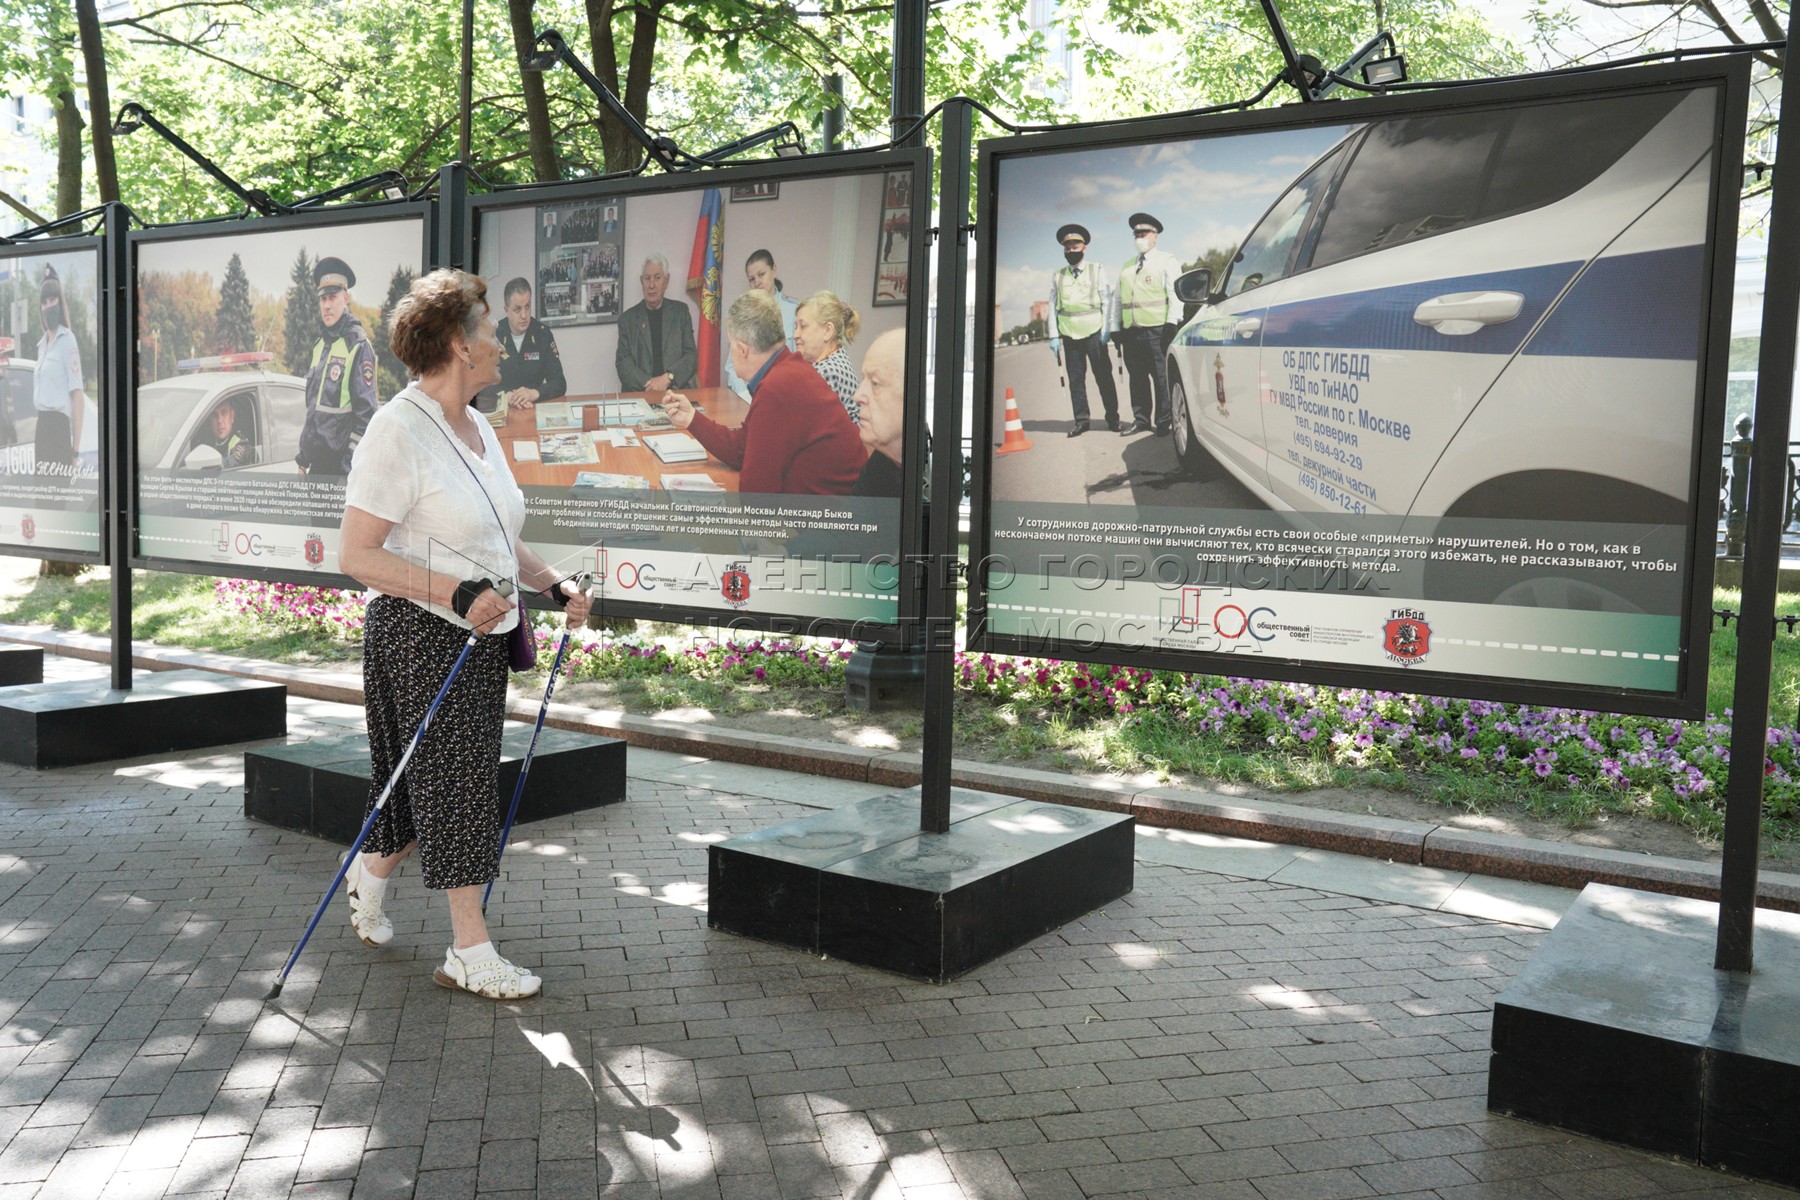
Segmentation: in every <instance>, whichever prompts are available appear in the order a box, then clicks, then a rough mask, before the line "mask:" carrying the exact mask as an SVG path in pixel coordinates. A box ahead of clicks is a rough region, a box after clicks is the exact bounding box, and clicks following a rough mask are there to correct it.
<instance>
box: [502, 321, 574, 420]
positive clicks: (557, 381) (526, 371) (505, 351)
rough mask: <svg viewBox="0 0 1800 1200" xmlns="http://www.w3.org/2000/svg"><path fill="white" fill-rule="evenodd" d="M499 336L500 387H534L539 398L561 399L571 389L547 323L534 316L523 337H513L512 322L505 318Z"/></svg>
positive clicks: (511, 388) (542, 399)
mask: <svg viewBox="0 0 1800 1200" xmlns="http://www.w3.org/2000/svg"><path fill="white" fill-rule="evenodd" d="M497 332H498V334H499V337H500V389H501V390H502V391H506V392H510V391H512V390H514V389H515V388H531V389H532V390H534V391H535V392H537V394H538V400H539V402H540V403H541V402H543V401H547V400H560V399H562V397H563V396H564V395H566V394H567V393H568V390H569V384H568V381H567V380H566V379H564V378H563V368H562V356H561V355H560V354H558V353H557V350H556V339H555V338H554V337H552V336H551V334H550V330H549V328H548V327H547V326H545V324H544V323H543V322H542V321H540V320H538V319H537V318H535V317H533V318H532V321H531V324H529V325H527V326H526V327H525V334H524V336H522V337H519V338H516V339H515V338H514V337H513V331H512V326H511V325H510V324H509V323H507V322H505V321H502V322H500V327H499V329H498V330H497Z"/></svg>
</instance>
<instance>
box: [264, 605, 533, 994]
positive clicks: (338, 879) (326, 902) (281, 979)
mask: <svg viewBox="0 0 1800 1200" xmlns="http://www.w3.org/2000/svg"><path fill="white" fill-rule="evenodd" d="M494 590H495V591H496V592H498V593H499V594H500V595H501V596H502V597H507V596H511V595H512V593H513V584H512V580H510V579H503V580H501V581H500V582H499V583H497V584H495V585H494ZM480 638H481V634H479V633H477V632H476V631H475V630H473V629H471V630H470V631H469V639H468V641H466V642H464V643H463V648H462V653H461V654H458V655H457V656H456V661H455V662H454V663H452V664H451V666H450V674H448V675H446V676H445V677H444V683H443V686H441V687H440V688H438V692H437V695H436V696H435V697H433V699H432V701H431V707H429V708H427V709H426V710H425V719H424V720H422V721H420V722H419V728H418V729H417V730H416V731H415V732H414V733H413V735H412V741H410V742H408V743H407V744H406V752H405V753H404V754H402V755H401V756H400V762H399V764H398V765H397V766H395V768H394V773H393V774H392V775H390V776H388V781H387V786H386V787H384V788H382V789H381V795H379V796H377V797H376V798H375V806H374V807H373V808H371V809H370V810H369V815H368V816H367V817H366V818H364V820H363V823H362V828H361V829H360V830H358V831H357V834H356V841H355V842H353V843H351V846H350V853H348V854H346V855H345V856H344V860H343V861H342V862H340V863H339V864H338V869H337V874H336V875H334V876H332V877H331V886H330V887H328V888H326V889H325V897H324V899H322V900H320V901H319V907H318V910H317V911H316V912H314V913H313V916H312V920H311V921H309V922H308V923H307V926H306V932H305V933H303V934H301V935H300V942H299V944H298V945H296V946H295V947H294V952H293V953H292V954H290V955H288V960H287V962H286V964H284V965H283V966H282V968H281V974H279V975H277V976H276V977H275V986H273V987H271V988H270V989H269V994H268V995H267V996H264V997H263V1002H264V1003H265V1004H266V1003H267V1002H268V1001H270V1000H273V999H275V997H277V996H279V995H281V989H282V988H283V987H284V986H285V985H286V984H287V978H288V972H290V971H292V970H293V969H294V964H295V963H297V962H299V961H300V952H301V951H302V950H304V949H306V943H307V940H308V939H309V938H311V937H312V935H313V930H315V929H317V928H318V927H319V921H320V919H321V918H322V917H324V915H325V910H326V909H327V908H329V907H331V898H332V897H333V896H335V895H337V890H338V885H339V884H341V883H343V882H344V875H345V874H346V873H347V872H348V871H349V870H350V863H351V862H352V861H353V860H354V859H355V858H356V855H357V853H358V852H359V851H360V850H361V849H362V844H363V842H364V841H366V840H367V839H368V836H369V830H371V829H373V828H374V827H375V820H376V818H378V817H379V816H381V810H382V809H384V808H386V807H387V802H388V797H389V796H391V795H393V794H394V785H395V784H397V783H399V782H400V776H402V775H404V774H405V773H406V764H407V763H409V762H411V761H412V756H413V751H414V750H417V749H418V748H419V743H420V742H421V741H423V740H424V739H425V731H426V730H427V729H429V728H431V719H432V718H433V717H435V716H437V711H438V708H439V706H441V705H442V704H443V703H444V697H445V696H448V695H449V694H450V685H451V684H453V683H455V682H456V677H457V675H458V674H460V673H461V672H462V669H463V664H464V663H466V662H468V661H469V651H471V650H473V649H475V643H476V642H477V641H479V640H480Z"/></svg>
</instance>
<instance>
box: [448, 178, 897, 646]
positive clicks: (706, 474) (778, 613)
mask: <svg viewBox="0 0 1800 1200" xmlns="http://www.w3.org/2000/svg"><path fill="white" fill-rule="evenodd" d="M928 161H929V160H928V158H927V156H926V154H925V153H924V152H923V151H916V152H904V153H887V154H871V155H860V156H852V155H843V156H835V157H834V158H833V159H832V160H831V161H830V163H829V165H824V164H821V163H819V162H816V161H803V162H795V163H779V164H767V165H760V166H754V167H746V168H739V169H732V170H722V171H717V172H708V173H707V175H706V176H705V177H704V179H703V180H701V179H694V178H692V177H679V176H677V177H665V178H660V179H654V180H644V181H632V182H621V181H616V180H612V181H606V182H604V183H597V184H589V185H563V186H557V187H550V188H542V189H531V190H529V191H517V192H503V193H499V194H496V195H493V196H489V197H482V198H478V199H477V200H476V201H475V202H474V207H475V216H474V219H473V220H472V221H471V229H472V232H473V234H474V236H475V237H476V239H477V241H476V253H475V255H474V261H475V263H476V269H477V270H478V272H479V273H480V274H481V275H482V276H483V277H484V278H485V279H486V280H487V282H488V289H489V292H488V294H489V300H490V302H491V303H492V305H493V310H494V317H495V321H496V325H497V331H498V333H499V335H500V341H501V348H502V354H503V357H502V361H501V368H500V369H501V380H500V383H499V384H498V385H497V386H496V387H494V388H492V389H490V390H489V392H488V393H487V394H486V395H484V396H483V397H481V398H480V399H479V400H478V401H477V406H478V407H479V408H480V409H481V410H482V411H483V412H484V413H485V414H486V415H487V418H488V420H489V421H491V422H492V423H493V425H494V427H495V429H496V431H497V432H498V433H499V436H500V441H501V444H502V445H503V446H504V447H505V450H506V456H507V459H508V461H509V462H510V463H511V464H512V469H513V473H514V476H515V478H517V480H518V482H519V483H520V485H521V486H522V487H523V489H524V491H525V497H526V503H527V510H528V517H527V524H526V531H525V536H526V539H527V540H528V541H529V542H530V543H531V544H532V545H533V546H534V547H537V548H538V549H539V551H540V552H541V553H543V554H544V556H545V558H546V559H547V560H549V561H551V562H553V563H556V564H558V565H560V566H562V567H563V568H564V569H566V570H568V571H576V570H589V569H591V570H594V571H595V572H596V574H597V576H598V579H599V582H600V587H601V589H602V590H601V593H600V594H601V597H602V599H603V601H604V603H605V604H606V605H607V606H608V608H609V611H615V612H619V613H621V614H622V615H639V616H650V617H663V618H672V619H681V620H689V621H695V622H701V623H714V622H718V623H728V624H734V625H743V626H749V627H758V628H781V629H786V630H793V631H798V632H815V633H854V634H856V635H858V636H868V637H875V638H880V637H883V636H888V635H889V634H890V633H891V631H892V630H893V629H894V628H895V627H896V626H897V625H898V623H899V622H900V621H901V620H902V619H903V617H905V616H906V615H909V614H910V611H911V598H910V597H904V598H903V597H902V595H901V591H902V589H901V588H900V586H899V581H900V579H901V571H900V561H901V559H902V556H903V555H904V554H906V553H908V552H909V551H910V550H911V549H912V547H913V546H914V543H915V541H916V539H917V537H918V536H919V533H920V530H919V529H918V528H917V522H916V520H915V517H914V514H915V513H916V511H917V502H918V495H917V493H918V484H917V479H918V475H919V471H918V466H917V461H916V459H917V455H918V453H919V448H918V441H919V439H918V437H917V436H916V435H915V430H916V429H917V427H918V425H919V423H920V421H921V406H920V405H919V404H917V403H915V402H911V401H909V396H910V395H911V394H912V391H914V390H916V387H917V384H916V383H913V382H912V381H916V380H918V379H919V378H920V377H921V370H920V363H921V361H922V356H923V340H924V339H923V337H922V334H921V331H922V330H923V327H924V317H925V311H926V310H925V303H924V301H925V297H924V292H925V289H924V287H923V280H924V249H925V247H924V243H925V241H926V240H927V239H925V238H924V237H922V236H921V232H922V228H923V225H924V220H925V214H924V213H923V211H922V210H921V209H919V208H917V207H915V205H914V204H913V197H914V195H926V194H928V193H929V187H928V186H927V181H928V180H929V166H928ZM915 184H916V186H915ZM758 314H760V316H759V315H758ZM734 322H747V323H746V324H743V325H742V326H741V328H740V329H739V334H741V336H734V334H733V324H734ZM909 383H911V384H912V387H911V388H910V389H909Z"/></svg>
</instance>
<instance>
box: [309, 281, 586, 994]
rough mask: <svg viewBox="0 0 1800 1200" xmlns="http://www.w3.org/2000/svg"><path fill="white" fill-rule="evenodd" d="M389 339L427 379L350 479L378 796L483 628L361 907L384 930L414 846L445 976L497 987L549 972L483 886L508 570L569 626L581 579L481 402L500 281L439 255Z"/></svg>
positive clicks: (398, 805) (399, 794) (363, 887)
mask: <svg viewBox="0 0 1800 1200" xmlns="http://www.w3.org/2000/svg"><path fill="white" fill-rule="evenodd" d="M393 330H394V332H393V348H394V353H395V355H396V356H397V357H398V358H399V359H400V361H401V362H402V363H404V364H405V365H406V368H407V370H408V372H409V373H410V374H411V375H412V377H413V379H414V380H415V382H413V383H410V384H408V385H407V386H406V387H405V388H403V389H401V390H400V392H399V393H397V394H396V395H395V396H394V398H393V399H392V400H391V401H390V402H389V403H388V404H386V405H384V406H382V407H381V408H380V409H379V410H377V411H376V413H375V415H374V417H373V418H372V419H371V420H370V422H369V427H368V431H367V432H366V433H365V434H364V435H363V439H362V443H361V445H359V446H358V447H357V450H356V457H355V460H354V462H353V464H352V467H351V471H350V477H349V483H348V487H347V492H346V496H345V508H344V524H343V532H342V542H341V549H340V551H339V559H338V561H339V565H340V566H341V567H342V569H343V571H344V573H345V574H347V575H350V576H351V577H353V578H355V579H356V580H357V581H359V582H361V583H363V584H365V585H366V586H368V587H369V588H371V589H373V590H374V591H375V592H377V593H379V594H378V595H377V596H375V597H374V599H372V600H371V601H370V602H369V605H368V615H367V618H366V621H365V624H364V635H363V639H364V640H363V693H364V697H365V706H366V709H367V713H368V723H369V751H370V760H371V762H370V770H371V779H372V781H373V783H374V787H373V788H372V789H371V797H370V800H371V803H373V800H374V795H375V793H376V792H378V791H379V789H380V787H381V786H382V785H383V784H385V783H386V781H387V780H388V778H389V777H390V776H391V775H392V773H393V771H394V769H395V766H396V764H397V763H398V761H399V759H400V756H401V754H402V753H403V751H404V750H405V747H406V745H407V743H408V742H409V741H410V740H411V738H412V735H413V732H414V731H415V730H416V729H418V727H419V724H420V722H421V721H422V720H423V719H424V716H425V712H426V709H427V708H429V706H430V704H431V701H432V698H433V697H434V696H435V695H436V693H437V690H438V688H439V687H440V686H441V685H442V683H443V681H444V678H445V676H446V675H448V674H449V671H450V667H451V664H452V663H453V662H454V661H455V660H456V657H457V655H458V654H459V653H460V652H461V650H462V648H463V644H464V643H465V642H466V641H467V640H468V638H469V633H470V631H471V630H474V631H476V632H477V633H480V634H482V635H484V636H482V637H481V638H480V639H479V640H478V641H477V642H476V645H475V648H474V650H473V651H472V652H471V653H470V655H469V659H468V662H467V664H466V665H465V666H464V668H463V671H462V673H461V674H460V675H458V676H457V678H456V682H455V684H454V686H452V688H451V689H450V693H449V695H448V696H447V697H446V698H445V700H444V702H443V705H442V707H441V708H440V709H439V710H438V713H437V715H436V717H434V718H433V720H432V723H431V727H430V729H429V730H427V732H426V734H425V736H424V738H423V739H422V740H421V742H420V744H419V748H418V749H417V750H416V751H415V752H414V754H413V758H412V761H411V763H410V764H409V765H408V767H407V771H406V776H405V778H403V779H401V780H400V781H399V782H398V783H397V784H396V786H395V788H394V792H393V796H392V798H391V799H390V800H389V802H388V805H387V807H386V808H385V809H384V810H383V811H382V814H381V817H380V818H379V819H378V820H377V821H376V822H375V825H374V827H373V829H371V830H370V833H369V838H368V841H367V842H365V843H364V849H363V851H362V853H361V854H359V855H358V856H357V857H356V859H355V861H353V862H352V863H351V864H350V866H349V869H348V871H347V873H346V874H345V876H344V883H345V891H346V893H347V895H348V896H349V900H350V924H351V926H352V928H353V929H354V930H355V931H356V935H357V936H358V937H359V938H361V939H362V940H363V942H364V943H366V944H367V945H370V946H384V945H386V944H387V943H388V941H389V940H390V939H392V937H393V935H394V927H393V923H392V922H391V921H389V920H388V918H387V915H386V913H385V912H384V910H383V901H384V898H385V894H386V890H387V885H388V880H389V877H390V876H391V875H392V874H393V872H394V868H395V867H397V866H399V865H400V862H401V860H403V859H404V858H406V857H407V855H409V854H411V853H412V852H413V851H414V850H415V849H417V850H418V852H419V858H420V860H421V862H422V864H423V874H424V881H425V886H426V887H428V888H434V889H438V890H442V891H445V892H447V893H448V898H449V903H450V925H451V930H452V933H453V939H454V940H453V941H452V943H451V945H450V947H449V949H448V950H447V951H446V952H445V955H444V961H443V964H442V965H441V966H440V967H438V969H437V971H436V972H435V974H434V976H433V978H434V979H435V980H436V981H437V982H438V983H439V984H441V985H443V986H444V987H450V988H460V989H462V990H464V991H470V992H474V993H476V994H477V995H480V996H486V997H488V998H489V999H495V1000H500V999H516V998H520V997H524V996H531V995H535V994H536V993H537V992H538V990H539V989H540V988H541V987H542V986H543V980H541V979H540V978H538V977H537V976H536V975H533V974H532V973H531V972H530V971H529V970H526V969H525V968H523V967H519V966H515V965H514V964H513V963H511V962H509V961H507V960H506V959H505V958H503V957H501V955H500V952H499V951H498V950H496V949H495V948H494V944H493V942H492V941H491V940H490V939H489V936H488V930H487V924H486V921H485V920H484V918H483V916H482V911H481V892H482V888H483V886H484V885H486V884H487V883H488V881H489V880H491V879H493V878H494V877H495V875H496V874H497V872H498V870H499V853H500V811H499V809H500V796H499V760H500V728H501V722H502V720H503V719H504V714H505V707H506V681H507V648H506V642H507V639H506V637H505V636H503V635H505V634H506V633H508V632H509V631H510V630H511V629H512V628H513V626H514V625H515V624H517V622H518V621H519V620H520V614H519V611H518V609H517V607H516V606H515V605H514V603H513V602H512V601H510V600H508V599H507V598H505V597H504V596H502V595H501V589H500V587H499V586H498V585H500V584H501V583H502V581H516V583H518V584H522V585H523V586H526V587H530V588H533V589H542V590H543V591H544V594H545V595H546V596H550V597H553V598H554V599H556V600H557V601H558V602H559V603H562V604H563V605H564V609H565V612H566V613H567V619H568V622H569V625H570V626H571V627H576V626H579V625H580V624H581V623H582V622H584V621H585V620H586V619H587V609H588V603H587V598H586V597H585V596H584V595H581V594H579V593H578V592H577V591H576V589H574V588H573V587H569V586H564V587H558V586H557V583H558V580H559V578H560V577H559V575H558V573H557V572H556V571H555V570H553V569H552V568H551V567H550V566H549V565H547V564H546V563H545V562H544V560H543V559H541V558H539V557H538V555H537V554H535V553H533V552H532V550H531V549H530V548H529V547H528V546H526V545H525V544H524V543H523V542H521V541H520V540H519V531H520V529H521V528H522V527H523V525H524V523H525V498H524V495H523V494H522V493H521V492H520V491H519V488H518V485H517V484H515V483H514V482H513V478H512V473H511V472H510V471H509V470H508V468H507V464H506V458H505V454H504V452H503V451H502V449H501V446H500V442H499V439H498V438H497V437H496V436H495V434H494V431H493V429H492V428H491V427H490V426H489V425H488V423H487V422H486V421H485V420H483V419H481V418H480V417H478V416H477V415H476V414H475V413H474V412H473V411H472V410H471V408H470V403H471V401H473V400H474V398H475V394H476V393H477V392H479V391H481V390H482V389H483V388H485V387H488V386H490V385H491V384H493V383H495V382H497V381H498V380H499V378H500V371H499V364H500V343H499V341H498V339H497V338H496V336H495V333H494V326H493V322H492V320H491V319H490V317H489V311H488V302H487V285H486V284H485V283H484V282H483V281H482V280H481V279H479V278H477V277H476V276H473V275H467V274H464V273H463V272H461V271H433V272H431V273H430V274H429V275H426V276H424V277H423V278H421V279H419V280H418V281H417V282H416V283H414V284H413V287H412V291H411V292H409V293H408V294H407V295H406V296H405V297H404V298H403V299H402V300H401V301H400V303H399V304H398V305H397V306H396V307H395V309H394V317H393Z"/></svg>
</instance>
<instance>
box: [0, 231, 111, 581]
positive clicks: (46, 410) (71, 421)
mask: <svg viewBox="0 0 1800 1200" xmlns="http://www.w3.org/2000/svg"><path fill="white" fill-rule="evenodd" d="M99 270H100V252H99V247H98V244H97V243H96V242H94V241H92V240H90V239H85V238H84V239H81V240H80V241H78V242H75V243H74V244H72V245H71V244H69V243H67V242H64V243H63V244H61V245H54V246H44V245H21V246H5V247H0V553H3V554H19V555H31V556H36V557H43V558H63V559H72V560H89V561H93V560H97V559H98V558H99V556H100V553H101V531H100V475H101V471H100V426H101V424H102V421H103V416H102V413H101V408H100V388H99V385H100V352H99V340H100V332H99V314H98V304H99V291H100V288H99Z"/></svg>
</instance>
